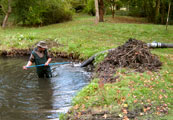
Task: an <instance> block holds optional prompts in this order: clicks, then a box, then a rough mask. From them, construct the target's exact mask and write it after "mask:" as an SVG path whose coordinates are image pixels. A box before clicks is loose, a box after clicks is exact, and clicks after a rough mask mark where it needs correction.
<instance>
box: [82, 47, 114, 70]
mask: <svg viewBox="0 0 173 120" xmlns="http://www.w3.org/2000/svg"><path fill="white" fill-rule="evenodd" d="M115 49H116V48H113V49H108V50H105V51H102V52H99V53H96V54H94V55H93V56H91V57H90V58H89V59H87V60H86V61H84V62H83V63H82V64H81V65H80V67H86V66H87V65H89V64H90V63H92V61H93V60H94V59H95V57H96V56H97V55H99V54H103V53H106V52H110V51H112V50H115Z"/></svg>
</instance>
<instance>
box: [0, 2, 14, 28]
mask: <svg viewBox="0 0 173 120" xmlns="http://www.w3.org/2000/svg"><path fill="white" fill-rule="evenodd" d="M3 2H4V4H1V7H2V9H3V12H4V13H5V17H4V20H3V23H2V28H5V27H6V24H7V21H8V18H9V15H10V14H11V12H12V7H11V2H12V0H8V2H7V1H6V0H4V1H1V3H3ZM6 2H7V4H6Z"/></svg>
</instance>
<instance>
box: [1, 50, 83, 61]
mask: <svg viewBox="0 0 173 120" xmlns="http://www.w3.org/2000/svg"><path fill="white" fill-rule="evenodd" d="M32 50H33V49H14V48H13V49H12V50H10V51H6V50H2V51H0V56H10V57H16V56H29V55H30V54H31V52H32ZM50 54H51V56H53V57H54V58H58V57H61V58H67V59H71V60H79V55H76V54H73V53H69V54H68V53H66V52H50ZM79 61H81V60H79Z"/></svg>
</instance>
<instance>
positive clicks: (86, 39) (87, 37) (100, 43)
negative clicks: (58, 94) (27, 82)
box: [0, 15, 173, 59]
mask: <svg viewBox="0 0 173 120" xmlns="http://www.w3.org/2000/svg"><path fill="white" fill-rule="evenodd" d="M105 20H106V22H104V23H100V24H99V25H97V26H96V25H94V22H93V21H94V17H90V16H85V15H83V16H75V17H74V19H73V21H71V22H66V23H60V24H54V25H49V26H45V27H40V28H25V27H9V28H7V29H5V30H2V28H0V41H1V42H0V50H3V49H7V50H10V49H11V48H19V49H27V48H32V47H33V45H34V44H35V43H37V42H38V41H40V40H47V41H49V42H54V43H57V44H58V45H56V46H53V47H52V48H51V49H50V50H51V51H64V52H68V53H70V52H71V53H76V54H80V57H81V58H84V59H86V58H88V57H89V56H91V55H93V54H94V53H97V52H99V51H103V50H106V49H109V48H114V47H117V46H119V45H121V44H123V43H124V42H125V41H127V40H128V39H129V38H130V37H131V38H136V39H138V40H142V41H144V42H152V41H157V42H165V43H171V42H172V40H173V34H172V33H173V27H172V26H169V28H168V31H166V30H165V26H163V25H153V24H127V23H123V24H118V23H117V22H118V21H116V22H115V23H114V22H112V21H113V20H111V18H110V17H109V16H108V17H107V18H105ZM110 21H111V22H110ZM160 51H165V50H159V52H160Z"/></svg>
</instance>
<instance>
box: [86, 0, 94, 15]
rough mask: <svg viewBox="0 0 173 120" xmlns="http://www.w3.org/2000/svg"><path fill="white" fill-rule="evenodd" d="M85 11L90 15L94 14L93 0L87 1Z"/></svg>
mask: <svg viewBox="0 0 173 120" xmlns="http://www.w3.org/2000/svg"><path fill="white" fill-rule="evenodd" d="M84 12H85V13H88V14H90V15H92V16H95V4H94V0H89V1H88V3H87V6H86V7H85V9H84Z"/></svg>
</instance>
